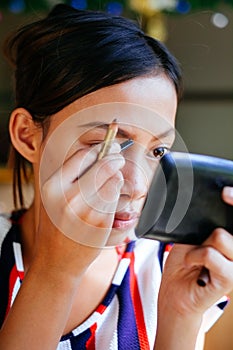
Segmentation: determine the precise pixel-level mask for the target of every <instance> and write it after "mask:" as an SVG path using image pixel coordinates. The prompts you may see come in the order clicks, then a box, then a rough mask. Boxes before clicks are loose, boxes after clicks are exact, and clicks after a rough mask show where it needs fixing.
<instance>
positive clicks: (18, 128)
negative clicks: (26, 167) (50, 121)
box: [9, 108, 42, 163]
mask: <svg viewBox="0 0 233 350" xmlns="http://www.w3.org/2000/svg"><path fill="white" fill-rule="evenodd" d="M9 132H10V137H11V142H12V144H13V146H14V147H15V149H16V150H17V151H18V152H19V153H20V154H21V155H22V156H23V157H24V158H25V159H27V160H28V161H29V162H31V163H35V162H36V161H37V159H38V158H37V157H38V154H39V150H40V145H41V142H42V129H41V128H39V127H38V126H36V125H35V122H34V121H33V119H32V116H31V114H30V113H29V112H28V111H27V110H26V109H24V108H17V109H15V110H14V111H13V112H12V113H11V117H10V123H9Z"/></svg>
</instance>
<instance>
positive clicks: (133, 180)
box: [40, 74, 177, 239]
mask: <svg viewBox="0 0 233 350" xmlns="http://www.w3.org/2000/svg"><path fill="white" fill-rule="evenodd" d="M176 108H177V96H176V91H175V88H174V85H173V83H171V81H170V80H169V79H168V78H167V77H166V76H165V75H163V74H161V75H158V76H150V77H140V78H135V79H132V80H129V81H127V82H124V83H120V84H117V85H113V86H110V87H106V88H103V89H100V90H98V91H95V92H93V93H91V94H89V95H86V96H84V97H82V98H80V99H78V100H76V101H75V102H73V103H71V104H70V105H68V106H67V107H65V108H64V109H63V110H61V111H60V112H58V113H56V114H55V115H54V116H52V118H51V124H50V127H49V131H48V134H47V135H46V138H45V140H44V141H43V147H42V152H41V155H40V156H41V159H40V176H41V179H42V180H41V181H42V183H43V182H45V181H46V179H48V178H49V177H50V176H51V175H52V174H54V172H56V170H57V169H59V168H60V167H61V166H62V164H63V163H64V162H65V161H66V160H67V159H69V158H70V157H72V156H73V155H74V154H76V153H77V152H79V151H81V150H84V149H86V150H90V152H91V151H92V150H93V148H95V147H100V145H99V144H100V143H101V142H103V140H104V137H105V135H106V130H107V128H108V126H109V124H110V123H111V122H112V120H113V119H115V118H116V119H117V124H118V134H117V136H116V142H119V143H122V142H124V141H125V140H127V139H132V140H133V141H134V144H133V145H132V146H131V147H130V148H128V149H127V150H125V151H122V154H123V156H124V158H125V165H124V167H123V169H122V174H123V178H124V184H123V186H122V187H121V192H120V198H119V200H118V204H117V209H116V213H115V216H114V221H113V224H112V235H113V236H114V235H115V236H118V237H121V239H122V238H124V237H125V236H126V235H127V236H128V235H130V234H131V233H132V232H133V231H134V228H135V226H136V224H137V222H138V218H139V215H140V212H141V210H142V207H143V203H144V201H145V198H146V195H147V192H148V187H149V184H150V181H151V179H152V176H153V173H154V171H155V169H156V166H157V164H158V160H159V159H160V157H161V156H162V155H163V154H164V153H165V152H166V151H167V150H169V148H170V147H171V146H172V144H173V141H174V137H175V128H174V123H175V114H176ZM84 162H85V160H84ZM84 167H85V166H84ZM75 171H76V169H73V172H74V174H75ZM94 181H95V180H94V179H93V182H94ZM93 185H94V183H92V184H90V186H93Z"/></svg>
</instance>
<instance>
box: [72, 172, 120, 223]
mask: <svg viewBox="0 0 233 350" xmlns="http://www.w3.org/2000/svg"><path fill="white" fill-rule="evenodd" d="M122 182H123V177H122V174H121V172H117V173H116V175H115V176H113V177H112V178H111V179H109V180H108V181H107V182H106V183H105V185H104V186H103V187H102V188H101V191H99V192H98V193H95V194H94V195H93V196H89V197H87V195H86V194H85V193H82V192H81V193H80V194H79V195H76V196H74V197H73V198H72V199H71V200H70V201H69V208H72V211H73V212H74V213H76V215H77V216H78V217H79V218H80V219H81V220H82V221H84V222H88V223H91V222H92V223H94V225H95V226H97V227H105V228H110V227H111V226H112V222H113V219H114V215H115V211H116V207H117V204H118V199H119V196H120V188H121V183H122Z"/></svg>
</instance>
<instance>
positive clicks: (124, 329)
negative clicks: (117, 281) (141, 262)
mask: <svg viewBox="0 0 233 350" xmlns="http://www.w3.org/2000/svg"><path fill="white" fill-rule="evenodd" d="M117 296H118V299H119V320H118V329H117V330H118V350H140V346H139V338H138V332H137V325H136V319H135V314H134V306H133V301H132V298H131V294H130V270H129V269H128V270H127V272H126V275H125V278H124V280H123V281H122V284H121V286H120V288H119V289H118V291H117Z"/></svg>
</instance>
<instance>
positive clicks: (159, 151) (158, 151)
mask: <svg viewBox="0 0 233 350" xmlns="http://www.w3.org/2000/svg"><path fill="white" fill-rule="evenodd" d="M167 152H168V148H167V147H157V148H154V149H153V150H152V153H153V156H154V157H155V158H157V159H160V158H162V157H163V156H164V154H166V153H167Z"/></svg>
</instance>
